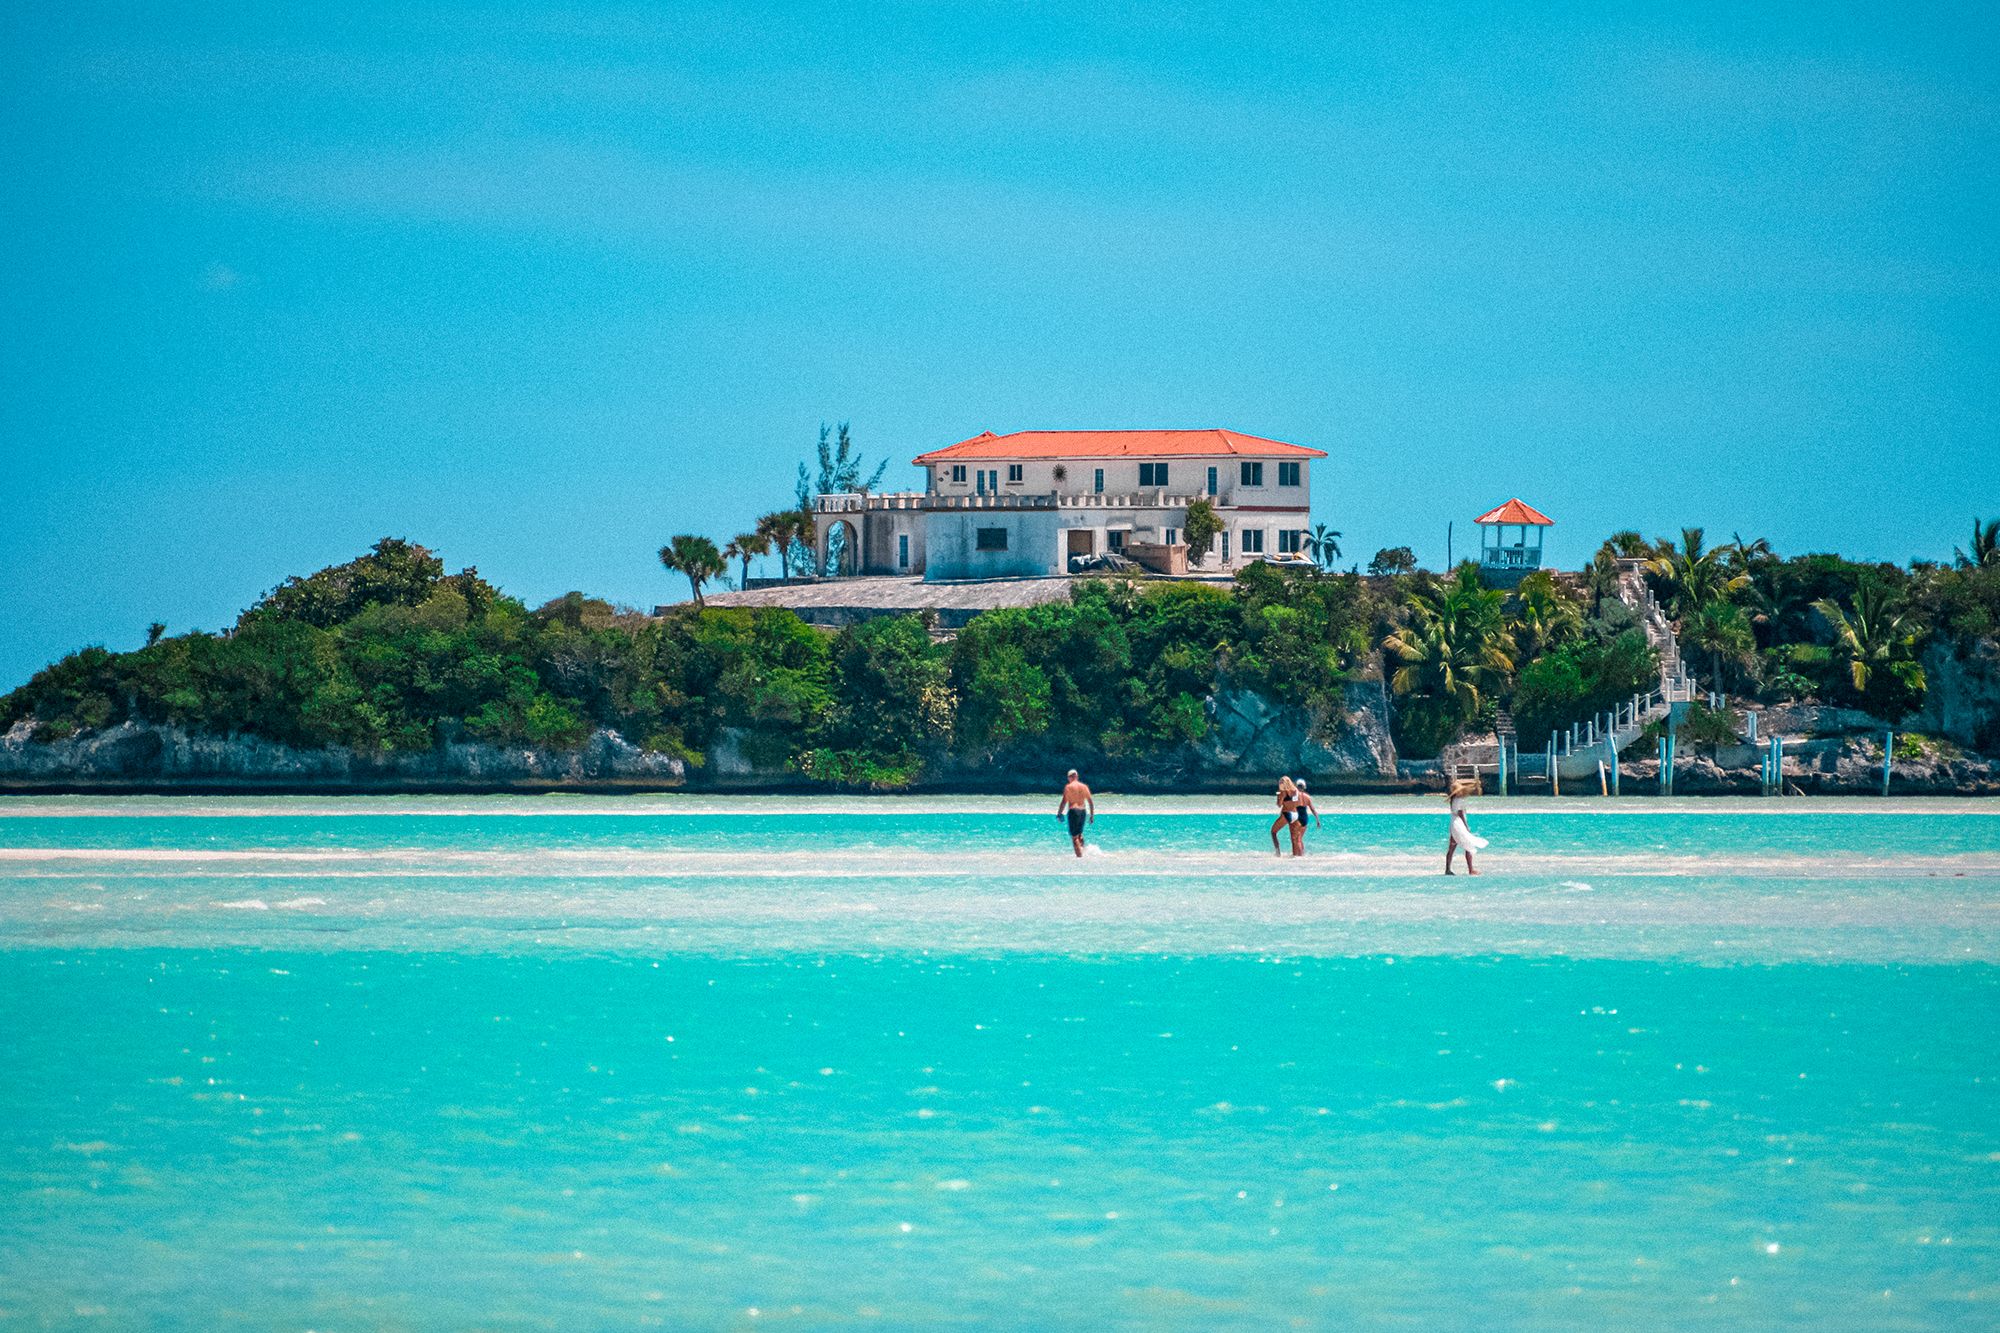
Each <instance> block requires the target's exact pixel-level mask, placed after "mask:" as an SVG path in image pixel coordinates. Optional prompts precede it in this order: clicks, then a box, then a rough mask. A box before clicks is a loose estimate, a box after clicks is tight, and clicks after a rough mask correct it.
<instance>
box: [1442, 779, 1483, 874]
mask: <svg viewBox="0 0 2000 1333" xmlns="http://www.w3.org/2000/svg"><path fill="white" fill-rule="evenodd" d="M1450 795H1451V832H1450V833H1449V834H1448V835H1446V838H1445V844H1444V873H1445V874H1447V875H1449V874H1451V873H1452V870H1451V858H1452V855H1453V854H1454V853H1456V852H1459V851H1463V852H1464V853H1465V873H1466V874H1468V875H1476V874H1478V873H1479V870H1478V868H1477V867H1476V866H1474V865H1473V864H1472V854H1473V852H1475V851H1477V850H1478V849H1479V848H1481V847H1484V846H1485V845H1486V839H1484V838H1482V837H1480V836H1479V835H1478V834H1477V833H1474V832H1473V831H1472V829H1471V827H1470V826H1469V825H1467V824H1466V822H1465V799H1466V797H1468V796H1477V795H1479V780H1478V779H1477V778H1457V779H1454V780H1453V782H1452V784H1451V793H1450Z"/></svg>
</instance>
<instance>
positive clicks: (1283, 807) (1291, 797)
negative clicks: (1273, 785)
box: [1271, 775, 1299, 856]
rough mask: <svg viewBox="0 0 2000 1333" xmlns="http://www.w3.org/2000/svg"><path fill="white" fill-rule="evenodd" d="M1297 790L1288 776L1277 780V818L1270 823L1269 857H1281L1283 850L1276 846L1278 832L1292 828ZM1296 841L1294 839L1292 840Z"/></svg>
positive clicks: (1295, 813)
mask: <svg viewBox="0 0 2000 1333" xmlns="http://www.w3.org/2000/svg"><path fill="white" fill-rule="evenodd" d="M1298 800H1299V789H1298V787H1297V786H1296V785H1294V784H1293V782H1292V779H1291V777H1290V776H1289V775H1287V776H1285V777H1281V778H1279V779H1278V817H1277V818H1276V819H1274V820H1272V821H1271V855H1273V856H1283V855H1284V854H1285V849H1284V848H1283V847H1280V846H1279V845H1278V830H1279V829H1289V828H1291V827H1292V819H1293V817H1294V816H1295V815H1297V814H1298ZM1294 841H1296V839H1295V840H1294Z"/></svg>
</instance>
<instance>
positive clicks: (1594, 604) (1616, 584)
mask: <svg viewBox="0 0 2000 1333" xmlns="http://www.w3.org/2000/svg"><path fill="white" fill-rule="evenodd" d="M1624 587H1625V571H1624V570H1622V569H1620V568H1619V567H1618V557H1617V556H1615V555H1613V554H1612V553H1611V552H1610V551H1609V550H1603V549H1601V550H1599V551H1598V553H1597V554H1596V556H1595V557H1593V558H1592V559H1591V562H1590V564H1589V565H1587V566H1585V568H1584V571H1583V590H1584V591H1585V592H1587V593H1589V594H1590V609H1591V611H1592V612H1597V611H1601V610H1603V609H1604V603H1605V600H1606V599H1607V598H1609V599H1610V600H1612V601H1617V600H1618V598H1619V596H1620V594H1621V593H1622V592H1623V591H1624Z"/></svg>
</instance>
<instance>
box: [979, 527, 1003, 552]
mask: <svg viewBox="0 0 2000 1333" xmlns="http://www.w3.org/2000/svg"><path fill="white" fill-rule="evenodd" d="M974 545H976V546H977V547H978V548H979V549H980V550H982V551H1004V550H1006V549H1007V529H1005V528H980V529H978V531H977V533H976V534H975V541H974Z"/></svg>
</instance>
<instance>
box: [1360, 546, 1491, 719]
mask: <svg viewBox="0 0 2000 1333" xmlns="http://www.w3.org/2000/svg"><path fill="white" fill-rule="evenodd" d="M1503 600H1504V599H1503V597H1502V595H1501V594H1500V593H1498V592H1495V591H1492V590H1490V589H1487V588H1484V587H1481V586H1480V583H1479V574H1478V571H1477V570H1475V569H1471V568H1469V567H1468V568H1462V569H1460V571H1459V573H1458V575H1457V577H1456V578H1454V579H1453V580H1452V581H1451V582H1450V583H1446V584H1442V585H1439V586H1437V587H1434V588H1429V589H1419V590H1417V591H1416V592H1413V593H1412V594H1411V595H1410V598H1409V610H1410V622H1409V623H1408V624H1407V625H1404V626H1403V627H1402V628H1400V629H1398V630H1395V631H1393V632H1392V633H1390V634H1389V635H1388V636H1387V637H1386V638H1384V639H1383V640H1382V647H1383V649H1384V650H1385V651H1387V652H1389V653H1392V654H1394V655H1395V657H1396V659H1397V660H1398V661H1400V662H1401V663H1402V665H1401V666H1400V667H1398V668H1397V669H1396V672H1395V674H1394V675H1392V676H1391V677H1390V678H1389V685H1390V688H1392V689H1393V690H1395V692H1396V693H1398V694H1417V695H1429V696H1430V697H1432V698H1436V699H1439V700H1442V701H1445V702H1447V703H1449V704H1450V705H1451V706H1452V707H1453V708H1455V709H1456V710H1457V712H1458V715H1459V716H1460V717H1461V718H1469V717H1471V716H1472V715H1473V714H1474V713H1477V712H1478V711H1479V705H1480V702H1481V700H1482V699H1483V697H1484V695H1485V693H1487V692H1490V691H1491V690H1492V689H1493V688H1494V687H1495V686H1497V685H1499V684H1500V683H1502V682H1503V681H1505V679H1506V677H1507V675H1508V673H1509V672H1511V671H1512V670H1513V669H1514V657H1513V654H1514V640H1513V637H1512V636H1511V635H1509V634H1508V633H1507V629H1506V625H1505V623H1504V621H1503V620H1502V616H1501V609H1500V608H1501V603H1502V601H1503Z"/></svg>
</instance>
